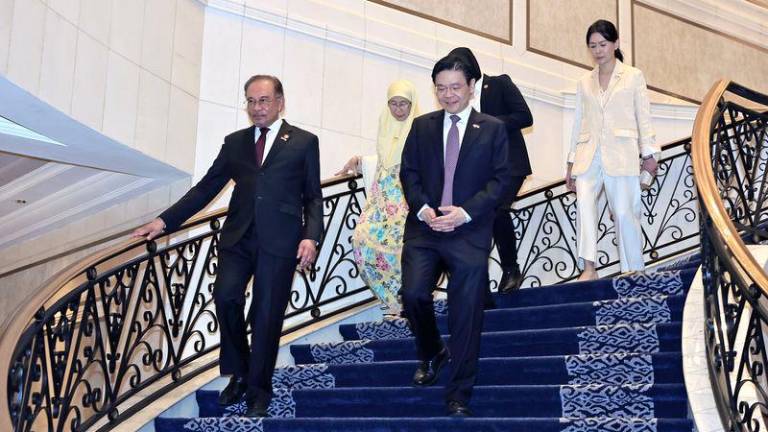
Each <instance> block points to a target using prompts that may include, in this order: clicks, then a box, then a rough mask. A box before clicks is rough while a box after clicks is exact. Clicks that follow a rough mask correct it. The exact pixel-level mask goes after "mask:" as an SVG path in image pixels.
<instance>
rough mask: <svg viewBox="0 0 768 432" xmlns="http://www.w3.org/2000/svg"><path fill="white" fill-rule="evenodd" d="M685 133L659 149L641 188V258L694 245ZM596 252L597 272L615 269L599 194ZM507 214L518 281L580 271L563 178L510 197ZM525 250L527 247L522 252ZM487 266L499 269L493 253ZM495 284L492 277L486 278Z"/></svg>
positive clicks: (545, 280) (557, 278)
mask: <svg viewBox="0 0 768 432" xmlns="http://www.w3.org/2000/svg"><path fill="white" fill-rule="evenodd" d="M690 142H691V140H690V139H689V138H686V139H683V140H680V141H677V142H674V143H671V144H667V145H665V146H664V147H663V149H662V157H661V161H660V163H659V169H658V173H657V175H656V177H655V178H654V180H653V183H652V185H651V188H650V189H648V190H645V191H643V193H642V205H643V210H642V229H643V238H644V240H645V241H644V246H643V252H644V256H645V262H646V263H647V264H650V263H654V262H657V261H660V260H663V259H666V258H669V257H671V256H674V255H678V254H680V253H683V252H687V251H690V250H693V249H695V248H696V247H698V245H699V231H698V207H697V202H696V189H695V186H694V181H693V170H692V168H691V157H690ZM598 209H599V214H600V220H599V223H598V257H597V262H596V263H595V264H596V267H597V269H598V270H602V271H601V274H602V275H604V276H605V275H608V274H616V273H619V257H618V250H617V247H616V245H617V240H616V233H615V229H614V225H613V220H612V219H611V212H610V209H609V207H608V204H607V202H606V199H605V196H604V194H603V195H601V197H600V200H599V202H598ZM512 219H513V222H514V226H515V232H516V235H517V238H518V239H519V240H518V255H519V256H518V260H519V262H520V265H521V271H522V272H523V275H524V276H525V278H524V280H523V286H543V285H549V284H553V283H559V282H563V281H567V280H570V279H574V278H575V277H577V276H578V275H579V274H580V270H579V269H578V267H577V259H578V253H577V248H576V222H575V220H576V194H575V193H573V192H569V191H568V190H567V189H566V187H565V181H560V182H556V183H553V184H551V185H549V186H547V187H542V188H539V189H537V190H534V191H531V192H529V193H526V194H524V195H522V196H520V198H519V199H518V200H517V202H515V205H514V209H513V210H512ZM525 251H528V253H527V254H526V253H525ZM492 266H493V267H495V269H494V270H495V273H496V274H498V273H499V272H500V269H499V263H498V260H497V259H496V258H495V257H494V258H493V263H492ZM492 284H494V285H495V284H496V282H495V281H494V282H492Z"/></svg>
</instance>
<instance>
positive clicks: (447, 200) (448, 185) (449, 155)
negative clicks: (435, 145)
mask: <svg viewBox="0 0 768 432" xmlns="http://www.w3.org/2000/svg"><path fill="white" fill-rule="evenodd" d="M459 119H460V118H459V116H457V115H456V114H454V115H452V116H451V122H452V123H451V128H450V129H448V138H447V139H446V140H445V165H444V170H445V171H444V176H443V179H444V182H443V196H442V198H441V199H440V205H441V206H449V205H453V174H454V173H455V172H456V162H458V160H459V127H458V126H456V123H458V122H459Z"/></svg>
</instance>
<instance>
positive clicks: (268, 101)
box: [243, 96, 280, 108]
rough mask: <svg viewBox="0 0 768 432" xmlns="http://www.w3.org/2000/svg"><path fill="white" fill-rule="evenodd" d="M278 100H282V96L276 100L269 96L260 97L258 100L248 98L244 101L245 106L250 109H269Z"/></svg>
mask: <svg viewBox="0 0 768 432" xmlns="http://www.w3.org/2000/svg"><path fill="white" fill-rule="evenodd" d="M278 99H280V96H278V97H275V98H271V97H268V96H264V97H260V98H258V99H254V98H248V99H246V100H244V101H243V105H245V106H246V107H248V108H253V107H265V108H269V107H270V106H271V105H272V104H273V103H275V101H276V100H278Z"/></svg>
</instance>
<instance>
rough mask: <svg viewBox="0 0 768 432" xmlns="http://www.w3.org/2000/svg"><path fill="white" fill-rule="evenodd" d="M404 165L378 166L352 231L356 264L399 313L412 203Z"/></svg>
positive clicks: (391, 310)
mask: <svg viewBox="0 0 768 432" xmlns="http://www.w3.org/2000/svg"><path fill="white" fill-rule="evenodd" d="M399 173H400V165H399V164H398V165H394V166H392V167H390V168H384V167H382V166H381V165H378V166H377V167H376V172H375V177H374V181H373V184H372V185H371V190H370V192H369V194H368V199H367V201H366V203H365V206H364V207H363V211H362V213H361V214H360V219H359V220H358V225H357V227H356V228H355V231H354V233H353V234H352V246H353V251H354V252H353V253H354V256H355V263H356V264H357V268H358V269H360V276H361V277H362V278H363V281H364V282H365V283H366V284H367V285H368V287H370V288H371V290H372V291H373V293H374V294H375V295H376V297H378V298H379V299H380V300H381V301H382V302H383V303H384V305H385V306H386V307H387V308H388V311H387V313H391V314H399V313H400V311H401V309H402V307H401V305H400V301H399V298H398V291H399V290H400V286H401V283H402V281H401V269H400V254H401V252H402V250H403V229H404V227H405V218H406V216H407V215H408V204H407V203H406V202H405V197H404V196H403V187H402V186H401V184H400V178H399Z"/></svg>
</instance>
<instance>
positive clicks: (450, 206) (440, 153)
mask: <svg viewBox="0 0 768 432" xmlns="http://www.w3.org/2000/svg"><path fill="white" fill-rule="evenodd" d="M432 81H433V82H434V84H435V90H436V93H437V98H438V101H439V102H440V105H441V106H442V107H443V110H440V111H435V112H432V113H429V114H426V115H423V116H421V117H418V118H416V119H415V120H414V121H413V126H412V127H411V131H410V133H409V134H408V138H407V139H406V142H405V147H404V149H403V156H402V164H401V166H400V180H401V182H402V184H403V192H404V193H405V198H406V201H407V202H408V206H409V208H410V212H409V213H408V218H407V219H406V222H405V233H404V245H403V255H402V264H403V288H402V296H403V305H404V310H405V314H406V317H407V318H408V321H409V323H410V325H411V330H412V331H413V333H414V335H415V337H416V347H417V351H418V356H419V358H420V360H421V364H420V365H419V367H418V369H417V370H416V373H415V374H414V377H413V382H414V384H416V385H431V384H434V383H435V381H436V380H437V378H438V374H439V372H440V369H441V368H442V367H443V365H445V364H446V363H447V362H448V359H449V358H451V362H452V365H453V367H452V371H451V374H450V379H449V383H448V385H447V387H446V403H447V408H448V413H449V414H450V415H454V416H467V415H471V413H470V410H469V408H468V403H469V399H470V396H471V393H472V387H473V385H474V382H475V378H476V376H477V364H478V355H479V350H480V333H481V330H482V325H483V298H484V293H485V289H486V287H487V285H488V256H489V254H490V250H491V227H492V225H493V219H494V217H495V210H496V207H498V205H499V200H500V199H501V197H502V196H504V193H505V192H506V189H507V187H508V186H509V181H510V168H509V164H508V163H507V152H508V149H509V146H508V144H507V134H506V131H505V129H504V124H503V123H502V122H501V121H500V120H497V119H496V118H494V117H491V116H489V115H486V114H481V113H479V112H477V111H475V110H474V109H472V107H471V106H470V105H469V103H470V99H471V98H472V91H473V86H474V79H472V78H471V77H470V76H469V70H468V66H467V65H466V64H464V63H463V62H462V61H461V59H459V58H458V57H452V56H449V57H446V58H443V59H441V60H440V61H438V62H437V64H436V65H435V67H434V68H433V70H432ZM443 268H445V269H447V270H448V272H450V274H451V277H450V280H449V282H448V314H449V320H448V322H449V330H450V333H451V339H450V344H449V346H448V347H446V346H445V345H444V344H443V341H442V339H441V338H440V333H439V332H438V329H437V325H436V323H435V315H434V306H433V300H432V291H433V289H434V285H435V283H434V282H435V280H436V279H437V275H438V272H439V271H441V270H442V269H443Z"/></svg>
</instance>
